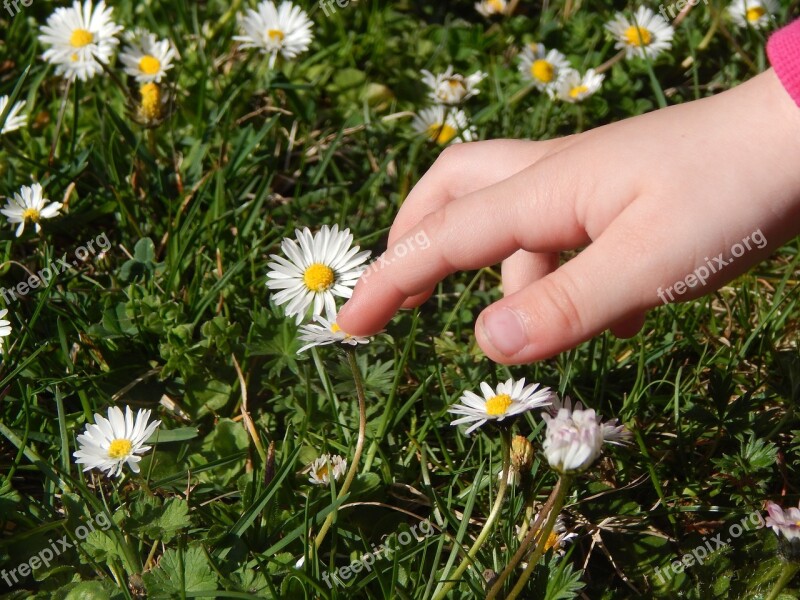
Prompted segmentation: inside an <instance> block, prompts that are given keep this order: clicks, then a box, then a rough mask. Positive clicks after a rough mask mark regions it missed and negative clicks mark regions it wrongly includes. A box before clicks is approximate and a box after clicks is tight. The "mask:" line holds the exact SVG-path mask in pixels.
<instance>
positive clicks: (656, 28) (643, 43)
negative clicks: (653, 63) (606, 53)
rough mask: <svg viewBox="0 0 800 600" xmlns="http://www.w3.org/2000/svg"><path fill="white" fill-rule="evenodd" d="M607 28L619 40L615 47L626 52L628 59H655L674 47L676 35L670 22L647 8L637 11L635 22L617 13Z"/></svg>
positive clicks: (640, 8) (642, 7)
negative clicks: (673, 38) (673, 39)
mask: <svg viewBox="0 0 800 600" xmlns="http://www.w3.org/2000/svg"><path fill="white" fill-rule="evenodd" d="M605 28H606V29H607V30H608V31H609V32H610V33H611V35H613V36H614V38H616V40H617V43H616V44H615V45H614V47H615V48H618V49H624V50H625V56H626V58H632V57H634V56H638V57H640V58H644V57H649V58H655V57H656V56H658V55H659V54H660V53H661V52H663V51H664V50H669V49H670V48H671V47H672V36H674V35H675V29H674V28H673V27H672V25H670V24H669V21H667V20H666V19H665V18H664V17H662V16H661V15H659V14H656V13H655V12H653V11H652V10H650V9H649V8H647V7H646V6H640V7H639V8H638V9H636V13H634V15H633V20H629V19H627V18H626V17H625V15H624V14H622V13H617V14H616V15H615V16H614V18H613V19H612V20H611V21H609V22H608V23H606V25H605Z"/></svg>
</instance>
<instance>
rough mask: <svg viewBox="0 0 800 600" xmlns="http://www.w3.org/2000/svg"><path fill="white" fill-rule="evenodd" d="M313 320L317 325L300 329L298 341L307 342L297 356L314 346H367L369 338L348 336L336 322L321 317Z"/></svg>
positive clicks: (313, 324) (312, 324) (304, 326)
mask: <svg viewBox="0 0 800 600" xmlns="http://www.w3.org/2000/svg"><path fill="white" fill-rule="evenodd" d="M314 320H315V321H317V323H319V325H317V324H316V323H310V324H308V325H302V326H301V327H300V336H299V337H300V341H302V342H308V344H306V345H305V346H303V347H302V348H300V350H298V351H297V353H298V354H300V353H302V352H305V351H306V350H308V349H309V348H312V347H314V346H327V345H328V344H335V343H340V344H346V345H348V346H357V345H358V344H369V338H367V337H359V336H355V335H350V334H349V333H345V332H344V331H342V328H341V327H339V325H337V324H336V321H335V320H333V321H329V320H328V319H325V318H324V317H321V316H316V317H314Z"/></svg>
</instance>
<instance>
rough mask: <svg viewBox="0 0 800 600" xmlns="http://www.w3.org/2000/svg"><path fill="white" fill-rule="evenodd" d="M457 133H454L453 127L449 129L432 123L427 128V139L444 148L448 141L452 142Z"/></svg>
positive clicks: (448, 126) (446, 126)
mask: <svg viewBox="0 0 800 600" xmlns="http://www.w3.org/2000/svg"><path fill="white" fill-rule="evenodd" d="M457 134H458V131H456V128H455V127H451V126H450V125H448V124H446V123H445V124H444V125H442V124H441V123H434V124H433V125H431V126H430V127H428V137H430V138H431V139H432V140H434V141H435V142H436V143H437V144H440V145H442V146H444V145H445V144H446V143H448V142H449V141H450V140H452V139H453V138H454V137H456V135H457Z"/></svg>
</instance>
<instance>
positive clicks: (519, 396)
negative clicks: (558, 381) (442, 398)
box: [447, 378, 555, 435]
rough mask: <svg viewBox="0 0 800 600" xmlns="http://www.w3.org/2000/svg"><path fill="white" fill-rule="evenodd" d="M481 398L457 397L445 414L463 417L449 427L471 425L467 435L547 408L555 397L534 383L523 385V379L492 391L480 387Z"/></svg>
mask: <svg viewBox="0 0 800 600" xmlns="http://www.w3.org/2000/svg"><path fill="white" fill-rule="evenodd" d="M481 392H483V398H481V397H480V396H478V395H477V394H475V393H474V392H471V391H466V392H464V394H463V395H462V396H461V399H460V403H459V404H456V405H454V406H452V407H450V408H449V409H447V412H449V413H453V414H456V415H463V416H462V417H459V418H458V419H456V420H454V421H452V422H451V423H450V425H462V424H464V423H472V425H470V427H469V428H468V429H467V431H466V434H467V435H469V434H470V433H472V432H473V431H475V429H477V428H478V427H480V426H481V425H483V424H484V423H486V422H487V421H502V420H503V419H505V418H506V417H513V416H515V415H519V414H522V413H523V412H525V411H528V410H533V409H535V408H540V407H542V406H546V405H548V404H550V403H551V402H552V401H553V399H554V398H555V394H554V393H553V392H552V391H550V388H547V387H543V388H540V387H539V384H538V383H531V384H530V385H528V386H526V385H525V378H522V379H520V380H519V381H514V380H513V379H508V380H507V381H506V382H505V383H501V384H500V385H498V386H497V389H496V390H493V389H492V387H491V386H490V385H489V384H488V383H486V382H482V383H481Z"/></svg>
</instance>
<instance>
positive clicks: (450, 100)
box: [422, 65, 486, 106]
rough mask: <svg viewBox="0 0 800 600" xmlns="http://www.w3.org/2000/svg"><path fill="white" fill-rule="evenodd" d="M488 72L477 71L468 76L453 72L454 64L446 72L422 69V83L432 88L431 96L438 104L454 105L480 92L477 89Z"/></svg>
mask: <svg viewBox="0 0 800 600" xmlns="http://www.w3.org/2000/svg"><path fill="white" fill-rule="evenodd" d="M485 77H486V73H483V72H481V71H476V72H475V73H473V74H472V75H470V76H468V77H464V76H463V75H460V74H458V73H453V66H452V65H450V66H449V67H447V70H446V71H445V72H444V73H439V74H438V75H434V74H433V73H431V72H430V71H426V70H425V69H423V70H422V83H424V84H425V85H427V86H428V87H429V88H431V92H430V97H431V100H433V102H435V103H437V104H447V105H449V106H454V105H456V104H460V103H461V102H464V101H465V100H468V99H469V98H472V97H473V96H475V95H477V94H479V93H480V90H477V89H475V86H477V85H478V84H479V83H480V82H481V81H483V79H484V78H485Z"/></svg>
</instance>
